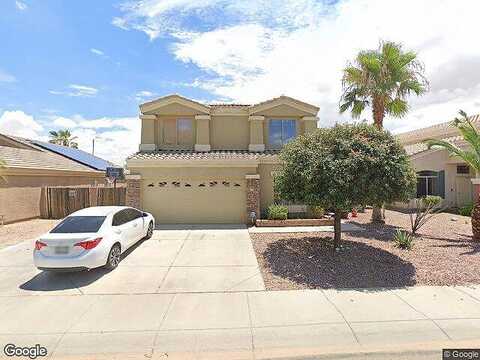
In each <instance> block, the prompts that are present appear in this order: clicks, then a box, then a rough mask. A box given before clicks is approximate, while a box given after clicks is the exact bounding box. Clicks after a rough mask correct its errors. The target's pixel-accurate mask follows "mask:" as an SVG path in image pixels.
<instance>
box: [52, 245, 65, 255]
mask: <svg viewBox="0 0 480 360" xmlns="http://www.w3.org/2000/svg"><path fill="white" fill-rule="evenodd" d="M55 254H68V246H55Z"/></svg>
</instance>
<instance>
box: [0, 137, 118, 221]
mask: <svg viewBox="0 0 480 360" xmlns="http://www.w3.org/2000/svg"><path fill="white" fill-rule="evenodd" d="M0 159H2V160H4V161H5V163H6V166H5V168H3V169H0V176H1V177H0V215H3V217H4V221H5V222H7V223H8V222H13V221H19V220H25V219H30V218H35V217H38V216H40V208H41V206H42V204H41V203H40V202H41V192H42V187H46V186H80V185H96V184H104V183H105V168H106V167H107V166H110V165H111V164H110V163H109V162H108V161H105V160H103V159H100V158H98V157H95V156H92V155H90V154H88V153H86V152H84V151H81V150H77V149H72V148H67V147H65V146H60V145H54V144H50V143H45V142H42V141H36V140H29V139H23V138H19V137H14V136H7V135H3V134H0Z"/></svg>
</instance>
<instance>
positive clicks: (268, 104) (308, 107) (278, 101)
mask: <svg viewBox="0 0 480 360" xmlns="http://www.w3.org/2000/svg"><path fill="white" fill-rule="evenodd" d="M283 104H285V105H288V106H291V107H293V108H296V109H298V110H301V111H305V112H307V113H309V114H312V115H313V116H316V115H317V113H318V111H319V110H320V108H319V107H318V106H315V105H312V104H308V103H306V102H303V101H300V100H297V99H294V98H292V97H289V96H285V95H281V96H279V97H276V98H273V99H270V100H267V101H263V102H261V103H258V104H255V105H252V106H250V108H249V109H248V112H249V114H250V115H252V114H255V113H257V112H260V111H264V110H267V109H271V108H273V107H275V106H279V105H283Z"/></svg>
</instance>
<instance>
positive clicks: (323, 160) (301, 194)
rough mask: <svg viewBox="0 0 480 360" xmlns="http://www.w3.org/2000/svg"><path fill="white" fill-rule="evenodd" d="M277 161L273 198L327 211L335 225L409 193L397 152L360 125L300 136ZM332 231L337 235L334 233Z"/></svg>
mask: <svg viewBox="0 0 480 360" xmlns="http://www.w3.org/2000/svg"><path fill="white" fill-rule="evenodd" d="M280 158H281V160H282V161H283V168H282V170H281V171H280V172H279V173H278V174H277V175H276V176H275V192H276V194H277V196H278V197H279V198H281V199H283V200H289V201H295V202H300V203H305V204H308V205H320V206H322V207H324V208H326V209H333V210H334V211H335V214H336V216H335V218H336V220H337V221H338V224H337V225H338V226H339V222H340V214H341V212H344V211H349V210H350V209H351V208H352V207H355V206H358V205H366V204H370V205H379V204H383V203H391V202H394V201H405V200H407V199H409V198H410V197H411V196H412V195H413V193H414V191H415V183H416V179H415V172H414V171H413V169H412V167H411V165H410V161H409V159H408V156H407V154H406V153H405V150H404V149H403V147H402V146H401V145H400V143H399V142H398V141H397V140H396V139H395V138H394V137H393V136H392V135H391V134H390V133H389V132H387V131H384V130H381V129H378V128H376V127H374V126H372V125H367V124H365V123H362V124H355V125H336V126H335V127H333V128H325V129H318V130H317V131H316V132H314V133H311V134H309V135H306V136H300V137H298V138H297V139H296V140H294V141H292V142H290V143H288V144H287V145H286V146H285V147H284V149H283V150H282V152H281V154H280ZM338 226H336V227H338ZM337 230H338V234H337ZM335 231H336V235H339V231H340V229H339V228H338V229H337V228H336V229H335ZM338 240H339V238H338Z"/></svg>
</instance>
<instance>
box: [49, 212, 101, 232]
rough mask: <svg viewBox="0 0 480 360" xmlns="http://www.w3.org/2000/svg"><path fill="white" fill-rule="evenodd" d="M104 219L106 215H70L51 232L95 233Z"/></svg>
mask: <svg viewBox="0 0 480 360" xmlns="http://www.w3.org/2000/svg"><path fill="white" fill-rule="evenodd" d="M104 221H105V216H68V217H66V218H65V219H64V220H63V221H62V222H61V223H60V224H58V225H57V226H55V227H54V228H53V230H52V231H50V233H63V234H66V233H95V232H97V231H98V229H100V226H102V224H103V222H104Z"/></svg>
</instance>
